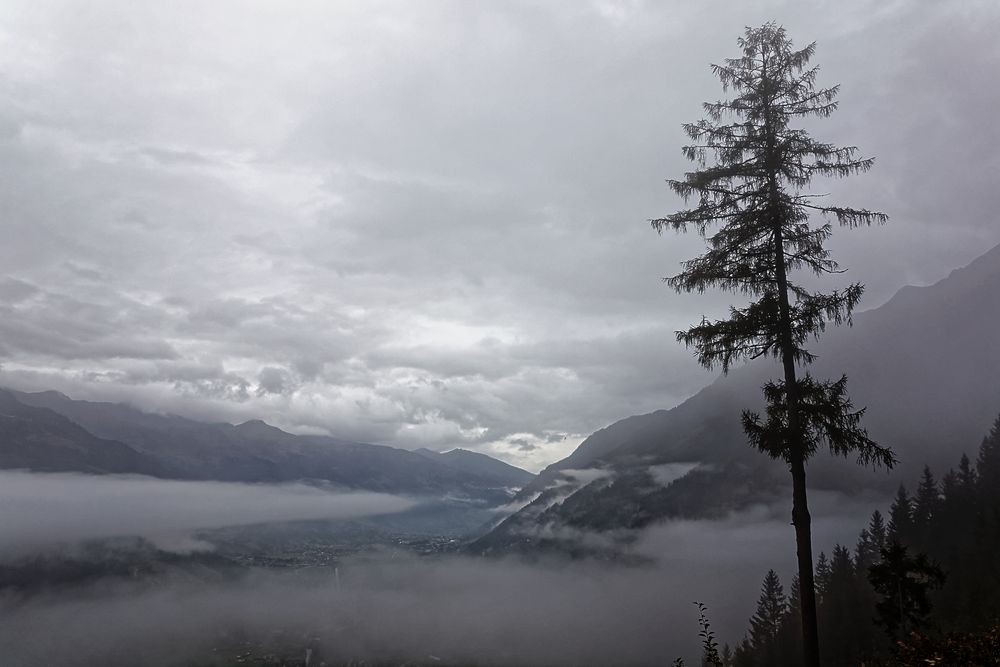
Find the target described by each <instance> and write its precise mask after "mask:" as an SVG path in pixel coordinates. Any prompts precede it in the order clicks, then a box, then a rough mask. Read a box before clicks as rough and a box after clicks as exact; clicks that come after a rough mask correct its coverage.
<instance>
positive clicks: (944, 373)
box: [479, 246, 1000, 551]
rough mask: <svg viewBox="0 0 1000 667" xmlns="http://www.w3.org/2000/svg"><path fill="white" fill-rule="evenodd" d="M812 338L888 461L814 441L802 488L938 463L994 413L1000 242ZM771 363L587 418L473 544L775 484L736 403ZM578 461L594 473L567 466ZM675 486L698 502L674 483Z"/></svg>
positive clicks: (772, 468)
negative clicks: (678, 396)
mask: <svg viewBox="0 0 1000 667" xmlns="http://www.w3.org/2000/svg"><path fill="white" fill-rule="evenodd" d="M813 351H814V352H815V353H816V354H817V355H818V358H817V361H816V363H815V364H814V365H813V366H811V367H810V369H809V370H810V372H811V373H812V374H813V375H814V376H816V377H821V378H838V377H839V376H840V375H841V374H846V375H847V376H848V378H849V380H848V389H849V391H850V394H851V397H852V398H853V400H854V402H855V404H856V405H857V406H867V408H868V411H867V413H866V415H865V418H864V424H865V425H866V427H867V428H868V429H869V432H870V433H871V435H872V436H873V437H875V438H876V439H877V440H879V441H880V442H882V443H884V444H887V445H890V446H891V447H892V448H893V449H894V450H895V452H896V454H897V456H898V457H899V459H900V466H899V467H898V469H897V470H896V471H894V473H893V474H887V473H885V472H872V471H870V470H865V469H862V468H859V467H858V466H856V465H854V462H853V461H844V460H841V459H834V458H832V457H830V456H828V455H827V454H825V453H820V454H819V455H817V457H816V458H814V459H813V460H812V461H811V462H810V465H809V469H808V473H809V484H810V486H811V487H812V488H829V489H840V490H852V489H857V488H859V487H871V488H891V487H892V486H893V485H895V484H898V483H899V481H901V480H906V481H909V480H911V479H912V478H913V477H914V476H915V473H916V472H917V471H918V470H919V468H920V467H922V466H923V465H924V464H925V463H926V464H929V465H931V467H932V468H933V469H935V470H936V471H937V472H938V473H939V474H940V473H943V472H944V471H945V470H946V469H947V468H948V467H950V466H952V465H954V461H955V460H956V458H957V457H958V456H960V454H961V452H962V451H968V452H970V453H972V452H973V451H974V450H975V448H976V447H978V443H979V441H980V439H981V438H982V436H983V434H984V433H986V432H987V431H988V430H989V427H990V424H991V423H992V421H993V419H994V418H995V417H996V415H997V413H998V412H1000V246H998V247H996V248H993V249H992V250H990V251H989V252H988V253H986V254H985V255H983V256H981V257H980V258H978V259H976V260H975V261H974V262H972V263H971V264H969V265H968V266H966V267H965V268H962V269H958V270H955V271H953V272H952V273H951V274H950V275H949V276H948V277H947V278H945V279H943V280H941V281H940V282H938V283H935V284H933V285H930V286H927V287H904V288H903V289H901V290H900V291H899V292H897V293H896V295H895V296H893V298H892V299H890V300H889V301H888V302H887V303H886V304H884V305H883V306H881V307H879V308H875V309H873V310H870V311H866V312H862V313H859V314H858V315H856V316H855V321H854V326H853V327H840V328H833V329H830V330H829V331H828V332H827V334H826V335H825V336H824V337H823V339H822V340H821V341H819V342H818V343H816V344H815V346H814V348H813ZM779 374H780V371H779V368H778V367H777V365H776V364H775V363H773V362H772V361H770V360H759V361H757V362H754V363H752V364H749V365H747V366H745V367H742V368H738V369H736V370H735V371H733V372H731V373H730V374H729V375H728V376H723V377H720V378H719V379H717V380H716V381H715V382H713V383H712V384H711V385H709V386H708V387H706V388H705V389H703V390H702V391H700V392H699V393H697V394H696V395H695V396H693V397H691V398H690V399H688V400H687V401H685V402H684V403H682V404H680V405H678V406H677V407H675V408H673V409H671V410H659V411H656V412H653V413H650V414H645V415H637V416H633V417H628V418H626V419H623V420H621V421H619V422H616V423H614V424H612V425H610V426H608V427H607V428H604V429H601V430H600V431H597V432H596V433H594V434H593V435H591V436H590V437H588V438H587V439H586V440H584V442H583V443H582V444H581V445H580V446H579V447H578V448H577V450H576V451H574V452H573V453H572V454H571V455H570V456H568V457H567V458H565V459H563V460H562V461H559V462H557V463H554V464H552V465H550V466H549V467H548V468H546V469H545V470H543V471H542V472H541V473H540V474H539V476H538V477H537V478H536V479H535V480H534V481H533V482H532V483H531V484H528V485H527V486H526V487H525V488H524V489H522V491H521V493H520V494H519V496H518V499H519V500H520V501H521V502H523V503H526V506H525V507H524V509H522V510H521V512H519V513H518V514H515V515H514V516H512V517H510V518H508V519H507V520H506V521H505V522H503V523H501V524H500V525H499V526H498V527H497V528H496V529H495V530H494V531H493V533H492V534H491V535H488V536H487V537H485V538H483V540H481V542H480V544H479V546H480V547H481V548H482V550H484V551H504V550H509V549H510V548H512V546H513V545H520V546H518V547H517V548H524V545H525V543H526V542H527V543H538V542H539V541H540V540H541V538H540V537H538V535H539V534H541V533H540V531H542V528H543V527H544V529H545V532H546V534H548V533H551V528H552V526H560V525H564V526H571V527H576V528H586V529H598V530H607V529H610V528H611V527H613V526H615V525H621V524H622V522H621V521H619V520H617V519H615V518H614V517H616V516H618V517H621V516H622V514H623V512H622V508H631V509H629V510H628V511H626V512H624V514H625V515H626V516H634V517H639V519H638V520H633V521H631V523H632V524H635V523H637V522H638V523H642V522H644V521H649V520H653V519H655V518H658V517H664V516H692V515H706V514H708V515H711V514H713V513H718V512H721V511H725V510H727V509H731V508H733V507H736V506H739V505H740V504H745V503H746V502H749V501H750V500H752V499H753V494H752V493H750V494H747V493H746V490H747V489H748V488H753V487H756V486H759V482H760V481H761V480H765V481H768V482H769V483H770V482H773V483H774V484H777V485H782V484H786V483H787V479H786V478H787V472H785V470H784V466H783V465H782V464H780V463H777V462H769V461H767V460H766V459H765V458H764V457H763V456H762V455H760V454H758V453H756V452H754V451H752V450H751V449H750V448H749V447H748V445H747V444H746V439H745V437H744V435H743V432H742V429H741V427H740V422H739V419H740V412H741V410H743V409H745V408H751V409H755V408H760V407H761V405H762V398H761V392H760V387H761V386H762V385H763V384H764V383H765V382H766V381H767V380H768V379H769V378H771V377H776V376H778V375H779ZM682 463H688V464H699V465H698V466H697V467H695V468H694V469H693V470H692V471H691V472H690V473H688V474H687V475H686V476H684V477H681V478H680V479H678V480H676V481H672V482H671V481H670V480H669V479H667V480H664V479H660V480H657V479H656V477H657V475H656V474H655V470H656V469H657V468H658V467H659V468H662V467H663V466H669V465H672V464H682ZM651 467H652V468H651ZM581 469H590V470H596V471H602V472H603V475H602V476H601V477H600V478H599V479H587V478H586V477H587V476H586V475H585V476H584V479H582V480H581V479H580V478H579V475H577V476H576V477H574V475H573V474H572V472H571V471H578V470H581ZM651 469H652V470H653V471H654V472H650V470H651ZM685 488H687V489H688V492H689V493H695V494H696V495H698V496H700V497H701V501H700V502H694V503H693V502H690V498H689V497H687V496H686V495H685V494H680V493H679V490H682V489H685ZM706 489H707V490H710V491H711V492H710V493H703V491H704V490H706ZM553 496H557V497H553ZM601 498H603V499H604V500H605V502H598V500H599V499H601ZM626 523H628V522H626Z"/></svg>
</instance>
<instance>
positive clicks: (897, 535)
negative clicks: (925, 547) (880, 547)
mask: <svg viewBox="0 0 1000 667" xmlns="http://www.w3.org/2000/svg"><path fill="white" fill-rule="evenodd" d="M889 541H890V542H899V543H900V544H910V543H912V541H913V501H911V500H910V496H909V494H908V493H906V487H905V486H903V485H902V484H900V485H899V490H898V491H897V492H896V499H895V500H893V501H892V507H890V508H889Z"/></svg>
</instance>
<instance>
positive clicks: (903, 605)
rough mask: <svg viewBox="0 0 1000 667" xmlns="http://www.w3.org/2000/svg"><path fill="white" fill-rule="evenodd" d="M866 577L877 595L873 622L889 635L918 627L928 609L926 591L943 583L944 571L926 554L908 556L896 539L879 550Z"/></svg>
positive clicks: (897, 634) (904, 634)
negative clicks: (877, 556)
mask: <svg viewBox="0 0 1000 667" xmlns="http://www.w3.org/2000/svg"><path fill="white" fill-rule="evenodd" d="M868 576H869V580H870V581H871V584H872V586H873V587H874V588H875V592H876V593H878V594H879V595H880V596H881V599H880V600H879V601H878V602H877V603H876V605H875V611H876V612H877V614H878V618H877V621H878V623H879V625H881V626H882V627H884V628H885V631H886V633H887V634H888V635H889V636H890V638H895V637H897V636H898V637H905V636H906V635H907V634H908V633H909V632H912V631H913V630H915V629H917V628H919V627H920V625H921V624H922V623H923V621H924V619H925V618H926V617H927V614H929V613H930V610H931V603H930V600H929V599H928V597H927V593H928V591H929V590H930V589H932V588H938V587H940V586H941V585H942V584H943V583H944V573H943V572H942V571H941V569H940V568H939V567H937V566H936V565H933V564H932V563H930V562H929V561H928V560H927V556H926V555H924V554H918V555H916V556H910V555H909V554H908V552H907V549H906V547H905V546H903V545H901V544H900V543H899V542H893V543H892V544H890V545H889V546H887V547H885V548H884V549H882V561H881V562H880V563H878V564H876V565H872V566H871V568H870V569H869V575H868Z"/></svg>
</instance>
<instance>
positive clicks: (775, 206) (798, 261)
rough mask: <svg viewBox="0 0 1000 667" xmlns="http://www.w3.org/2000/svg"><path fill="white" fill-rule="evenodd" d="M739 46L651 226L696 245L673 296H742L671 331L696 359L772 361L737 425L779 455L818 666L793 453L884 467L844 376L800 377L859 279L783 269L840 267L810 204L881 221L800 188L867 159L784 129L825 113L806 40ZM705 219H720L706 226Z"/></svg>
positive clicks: (809, 641) (845, 310)
mask: <svg viewBox="0 0 1000 667" xmlns="http://www.w3.org/2000/svg"><path fill="white" fill-rule="evenodd" d="M738 44H739V46H740V48H741V49H742V51H743V54H742V56H740V57H738V58H731V59H726V60H725V61H724V63H723V64H721V65H712V71H713V72H714V73H715V75H716V76H718V78H719V79H720V81H721V82H722V86H723V90H724V91H728V90H730V89H732V90H733V92H734V97H733V98H732V99H729V100H723V101H718V102H706V103H705V104H704V105H703V107H704V109H705V112H706V113H707V116H708V117H707V118H705V119H702V120H699V121H697V122H695V123H689V124H687V125H685V126H684V130H685V132H686V133H687V135H688V136H689V137H690V138H691V139H692V141H693V143H692V144H691V145H689V146H685V147H684V149H683V151H684V155H685V156H686V157H687V158H688V159H690V160H692V161H694V162H695V163H696V164H697V166H698V168H697V169H696V170H695V171H692V172H689V173H687V174H685V176H684V179H683V180H671V181H668V182H669V184H670V186H671V188H672V189H673V190H674V191H675V192H676V193H677V194H678V195H680V196H681V197H682V198H683V199H684V200H685V202H688V201H691V200H694V201H696V202H697V205H696V206H694V207H693V208H689V209H685V210H681V211H678V212H676V213H673V214H671V215H669V216H667V217H664V218H658V219H654V220H651V223H652V225H653V227H654V228H655V229H656V230H657V231H660V232H662V231H663V230H665V229H673V230H676V231H686V230H687V229H688V228H689V227H693V228H694V229H695V230H696V231H697V232H698V233H699V234H700V235H701V236H702V237H704V238H705V239H706V241H707V244H708V249H707V251H706V252H705V253H704V254H703V255H701V256H699V257H696V258H694V259H691V260H688V261H686V262H684V264H683V271H682V272H681V273H680V274H678V275H676V276H674V277H672V278H669V279H667V282H668V284H669V285H670V286H672V287H673V288H674V289H676V290H678V291H679V292H690V291H697V292H703V291H705V290H706V289H707V288H709V287H717V288H720V289H723V290H726V291H730V292H734V293H737V294H742V295H744V296H746V297H748V298H749V299H750V303H749V304H747V305H745V306H743V307H735V306H733V307H731V308H730V312H729V317H728V318H727V319H721V320H715V321H710V320H708V319H707V318H704V317H703V318H702V320H701V322H700V323H699V324H697V325H695V326H693V327H691V328H690V329H688V330H687V331H681V332H678V334H677V338H678V340H679V341H681V342H683V343H685V344H686V345H688V346H691V347H693V348H694V349H695V351H696V353H697V357H698V360H699V362H700V363H701V364H702V365H704V366H706V367H707V368H713V367H715V366H716V365H718V366H720V367H721V368H722V370H723V372H728V371H729V369H730V368H731V366H732V365H733V363H734V362H737V361H739V360H741V359H748V358H758V357H765V356H772V357H775V358H777V359H779V360H780V362H781V366H782V370H783V377H782V379H780V380H778V381H771V382H768V383H767V384H766V385H765V386H764V395H765V398H766V401H767V409H766V418H764V419H762V418H761V416H760V415H758V414H754V413H751V412H744V413H743V426H744V430H745V431H746V433H747V436H748V439H749V440H750V442H751V444H752V445H753V446H754V447H756V448H757V449H759V450H760V451H762V452H764V453H766V454H768V455H769V456H771V457H773V458H776V459H781V460H784V461H785V462H786V463H787V464H788V466H789V470H790V472H791V477H792V523H793V524H794V526H795V537H796V551H797V559H798V575H799V580H800V585H801V589H802V591H801V593H802V633H803V655H804V663H805V664H806V665H807V666H809V667H813V666H815V665H818V664H819V640H818V633H817V624H816V594H815V587H814V583H813V569H812V538H811V526H810V516H809V509H808V501H807V494H806V472H805V464H806V460H807V459H808V458H809V457H810V456H812V455H813V454H814V453H815V452H816V451H817V450H818V449H819V448H820V447H821V446H824V445H825V446H827V447H828V448H829V449H830V451H831V452H833V453H835V454H840V455H844V456H847V455H851V454H853V455H856V456H857V458H858V461H859V462H860V463H863V464H882V465H886V466H891V465H892V464H893V463H894V458H893V456H892V453H891V452H890V451H889V450H888V449H886V448H883V447H880V446H879V445H878V444H876V443H875V442H873V441H872V440H871V439H870V438H869V437H868V434H867V432H866V431H865V430H864V429H863V428H861V426H860V419H861V416H862V414H863V413H864V410H863V409H855V408H854V406H853V405H852V403H851V401H850V399H849V397H848V395H847V386H846V385H847V378H846V377H842V378H840V379H839V380H835V381H820V380H816V379H814V378H812V377H811V376H810V375H809V374H804V375H801V374H800V372H799V371H800V369H799V366H802V365H804V364H807V363H809V362H811V361H812V360H813V355H812V354H810V352H809V351H808V350H807V349H806V348H805V344H806V342H807V341H808V340H809V339H810V338H813V337H816V336H818V335H819V334H820V333H821V332H822V331H823V330H824V328H825V326H826V324H827V322H833V323H836V324H840V323H844V322H846V323H850V321H851V312H852V310H853V308H854V306H855V305H856V304H857V303H858V300H859V299H860V298H861V293H862V291H863V286H862V285H861V284H859V283H854V284H851V285H849V286H847V287H846V288H844V289H842V290H837V291H833V292H828V293H820V292H811V291H810V290H808V289H807V288H806V287H805V286H804V285H803V284H801V283H800V282H796V281H793V279H792V275H791V274H792V273H793V272H795V271H796V270H806V271H809V272H812V273H814V274H816V275H817V276H820V275H824V274H831V273H837V272H839V269H838V265H837V263H836V262H835V261H833V260H832V259H831V258H830V252H829V251H828V250H827V249H826V248H825V243H826V241H827V240H828V239H829V237H830V235H831V233H832V225H831V224H830V223H829V222H826V221H824V222H823V224H820V225H818V226H815V227H814V226H812V225H810V214H811V213H821V214H823V215H824V216H828V217H830V216H832V217H833V218H836V220H837V221H838V222H839V223H840V224H842V225H846V226H849V227H856V226H859V225H869V224H871V223H872V222H876V223H882V222H885V220H886V219H887V218H886V216H885V215H884V214H882V213H877V212H873V211H869V210H866V209H856V208H849V207H843V206H835V205H823V204H822V203H821V202H820V200H819V199H818V195H814V194H810V193H807V192H804V191H803V190H804V188H805V187H806V186H807V185H808V184H809V183H810V181H811V180H812V178H813V177H814V176H816V175H821V176H836V177H844V176H849V175H852V174H856V173H859V172H864V171H867V170H868V169H869V168H870V167H871V165H872V160H871V159H864V158H859V157H857V155H856V153H857V151H856V149H855V148H853V147H836V146H834V145H832V144H828V143H824V142H820V141H816V140H814V139H813V138H812V137H811V136H810V135H809V134H808V133H807V132H806V131H805V130H803V129H800V128H795V127H792V123H793V121H796V120H797V119H800V118H803V117H808V116H820V117H825V116H829V115H830V114H831V113H832V112H833V111H834V110H835V109H836V108H837V102H836V96H837V92H838V88H839V87H838V86H834V87H832V88H817V87H816V75H817V72H818V68H816V67H809V66H808V63H809V60H810V58H811V57H812V55H813V52H814V50H815V44H810V45H808V46H806V47H805V48H803V49H799V50H794V49H793V48H792V41H791V39H789V38H788V36H787V34H786V32H785V30H784V28H781V27H779V26H777V25H775V24H773V23H768V24H765V25H763V26H761V27H759V28H747V30H746V32H745V34H744V36H743V37H741V38H740V39H739V40H738ZM709 157H712V158H713V159H714V163H713V164H708V160H709ZM714 223H718V224H719V225H720V227H719V228H718V229H716V230H715V231H714V233H711V234H710V233H709V227H710V225H713V224H714Z"/></svg>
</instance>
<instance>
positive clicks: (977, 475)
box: [722, 417, 1000, 667]
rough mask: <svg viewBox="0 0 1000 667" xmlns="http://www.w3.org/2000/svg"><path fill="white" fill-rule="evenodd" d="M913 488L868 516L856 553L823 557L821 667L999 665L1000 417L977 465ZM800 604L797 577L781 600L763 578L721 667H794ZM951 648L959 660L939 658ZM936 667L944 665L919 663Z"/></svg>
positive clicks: (777, 586)
mask: <svg viewBox="0 0 1000 667" xmlns="http://www.w3.org/2000/svg"><path fill="white" fill-rule="evenodd" d="M915 489H916V490H915V491H914V492H913V493H912V494H911V493H910V491H908V490H907V489H906V488H905V487H903V486H901V487H900V488H899V491H898V492H897V494H896V497H895V500H894V501H893V503H892V506H891V508H890V510H889V516H888V518H886V517H885V516H883V514H882V513H881V512H879V511H878V510H876V511H875V512H873V513H872V515H871V519H870V520H869V522H868V525H867V526H866V527H865V528H864V529H862V530H861V532H860V534H859V536H858V541H857V543H856V544H855V546H854V548H853V550H852V549H850V548H848V547H846V546H843V545H839V544H838V545H836V546H834V548H833V551H832V552H831V555H830V556H829V557H828V556H827V555H826V554H825V553H821V554H820V555H819V558H818V559H817V563H816V597H817V619H818V623H819V630H820V634H821V635H822V636H823V638H824V641H823V643H822V645H821V660H822V663H823V665H824V666H826V667H840V666H843V667H857V665H860V664H862V663H864V664H867V665H871V664H907V665H909V664H968V665H979V664H982V665H1000V633H998V627H1000V417H998V418H997V420H996V422H995V423H994V425H993V428H992V430H991V431H990V433H989V435H987V436H986V438H984V439H983V441H982V444H981V445H980V447H979V454H978V457H977V458H976V461H975V463H973V462H972V461H971V460H970V459H969V457H968V456H966V455H963V456H962V458H961V460H960V462H959V465H958V468H957V469H953V470H949V471H948V473H947V474H946V475H944V477H943V478H942V479H941V481H940V482H939V481H938V480H937V479H935V477H934V475H933V473H932V471H931V470H930V469H929V468H924V472H923V475H922V476H921V478H920V480H919V481H918V482H917V484H916V486H915ZM798 604H799V601H798V582H797V579H793V580H792V584H791V587H790V590H789V592H788V593H787V594H786V592H785V590H784V588H783V586H782V584H781V581H780V579H779V578H778V575H777V574H776V573H775V572H774V571H773V570H771V571H769V572H768V573H767V575H766V576H765V577H764V581H763V584H762V586H761V595H760V599H759V600H758V603H757V609H756V611H755V612H754V614H753V616H752V617H751V618H750V627H749V629H748V631H747V634H746V636H745V637H744V638H743V640H742V641H741V642H740V643H739V644H737V646H736V648H735V650H733V651H729V652H726V651H724V652H723V653H724V654H725V657H726V659H725V660H724V661H722V664H723V665H725V666H726V667H765V666H766V667H772V666H778V667H781V666H784V665H788V666H792V665H800V664H801V659H802V658H801V655H802V653H801V646H800V643H799V642H800V641H801V639H800V634H799V631H798V623H799V619H800V616H799V613H798V609H797V608H796V606H797V605H798ZM956 633H967V634H956ZM955 637H960V639H957V640H956V639H955ZM984 638H985V639H984ZM977 642H979V643H981V644H982V646H981V647H979V648H977ZM949 650H950V651H956V653H955V655H957V656H959V657H956V658H953V660H956V661H957V662H949V661H948V658H947V657H944V658H942V657H941V656H947V655H950V654H949V653H947V651H949ZM963 651H964V652H963ZM976 651H978V653H975V655H973V653H972V652H976ZM921 652H924V653H921ZM918 653H919V655H917V654H918ZM925 655H929V656H931V657H930V658H928V657H923V656H925ZM907 656H915V657H913V658H912V660H913V662H912V663H911V662H910V661H909V658H908V657H907ZM934 656H937V657H936V658H935V657H934ZM984 656H985V657H984ZM990 656H992V658H991V657H990ZM932 659H940V660H943V662H936V663H935V662H926V663H925V662H921V661H923V660H932ZM991 660H993V661H992V662H991Z"/></svg>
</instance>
